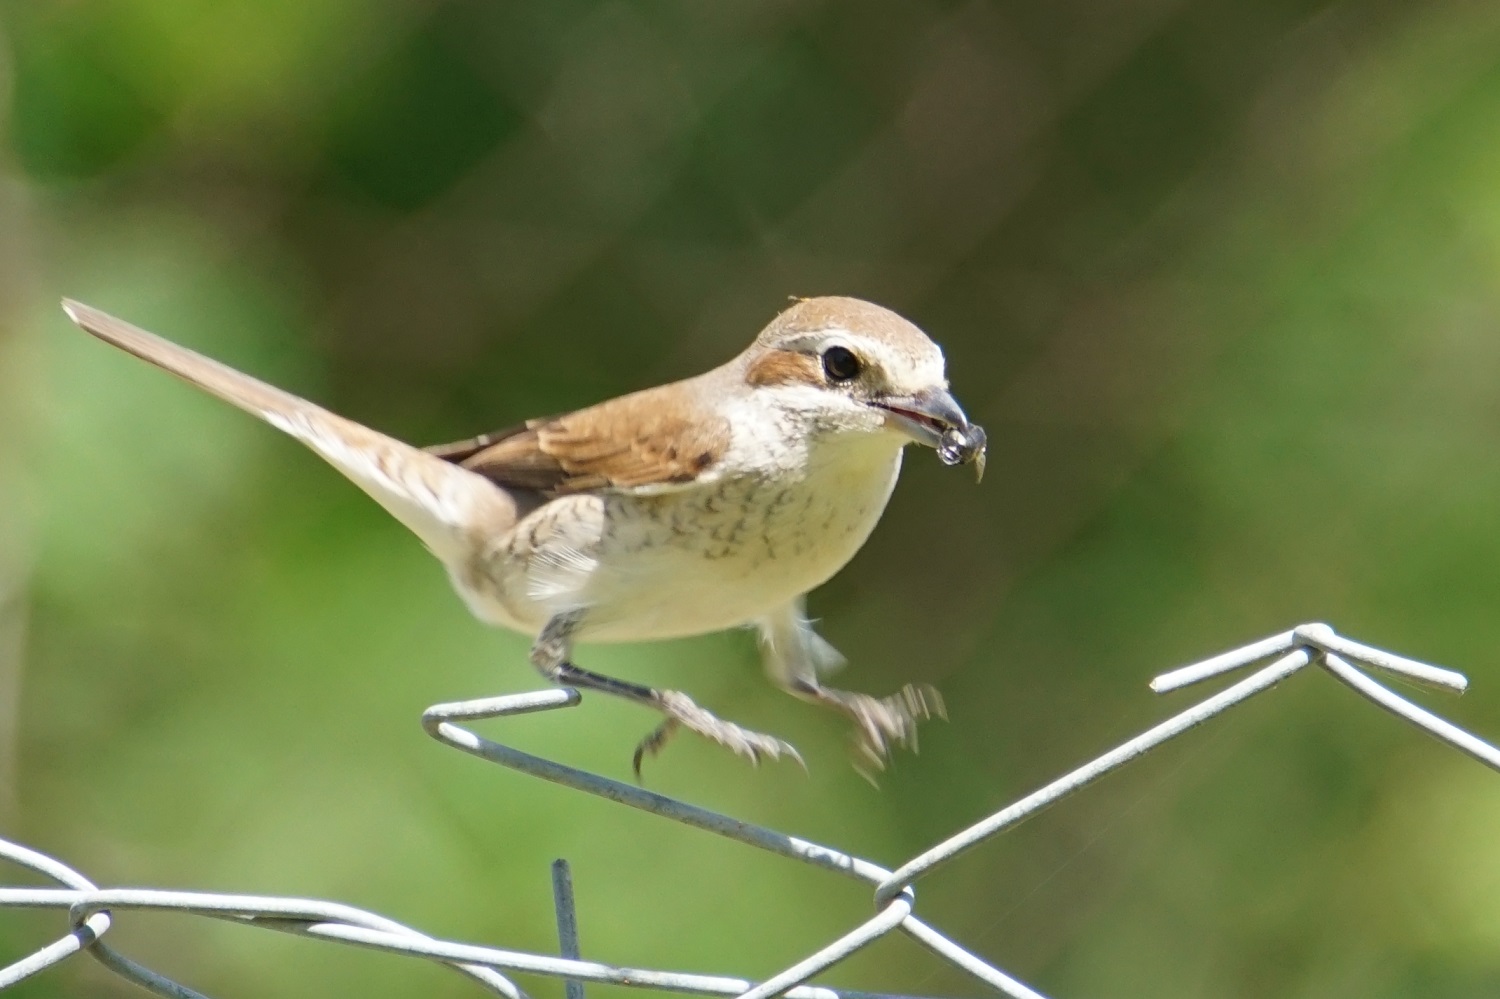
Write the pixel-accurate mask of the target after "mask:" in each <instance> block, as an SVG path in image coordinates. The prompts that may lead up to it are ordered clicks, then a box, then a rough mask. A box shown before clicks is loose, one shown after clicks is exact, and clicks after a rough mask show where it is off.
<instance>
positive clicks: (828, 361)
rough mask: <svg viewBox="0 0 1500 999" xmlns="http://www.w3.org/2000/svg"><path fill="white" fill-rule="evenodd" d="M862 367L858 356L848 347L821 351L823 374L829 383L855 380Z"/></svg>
mask: <svg viewBox="0 0 1500 999" xmlns="http://www.w3.org/2000/svg"><path fill="white" fill-rule="evenodd" d="M863 367H864V365H862V364H861V363H860V361H859V355H858V354H856V353H854V351H852V350H850V349H849V348H848V347H829V348H828V349H827V350H825V351H823V373H824V374H825V375H827V376H828V380H829V381H831V382H847V381H848V380H849V379H851V378H857V377H859V372H860V370H861V369H862V368H863Z"/></svg>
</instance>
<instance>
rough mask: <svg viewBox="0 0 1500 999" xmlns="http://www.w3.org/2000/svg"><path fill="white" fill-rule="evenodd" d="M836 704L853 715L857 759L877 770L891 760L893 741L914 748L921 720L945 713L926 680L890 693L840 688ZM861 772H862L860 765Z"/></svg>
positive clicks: (946, 715) (943, 715)
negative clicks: (870, 692)
mask: <svg viewBox="0 0 1500 999" xmlns="http://www.w3.org/2000/svg"><path fill="white" fill-rule="evenodd" d="M838 705H839V706H840V707H841V708H843V710H844V711H845V712H846V713H847V714H848V715H849V717H851V718H853V719H854V725H855V731H854V741H855V744H856V747H857V749H858V755H859V757H860V759H861V760H862V761H865V762H868V763H869V765H870V766H871V767H873V768H874V769H876V770H884V769H885V767H886V764H887V763H889V762H890V758H891V747H892V746H893V745H900V746H903V747H905V748H907V749H910V750H911V751H912V752H916V751H917V726H918V725H919V724H920V723H921V722H924V721H926V720H927V719H929V718H933V717H937V718H944V719H946V718H947V717H948V712H947V709H946V708H945V707H944V705H943V695H942V694H940V693H938V691H937V688H936V687H932V686H929V685H927V684H925V683H924V684H907V685H906V686H905V687H902V688H901V689H900V690H898V691H897V692H896V693H894V694H892V695H891V696H889V697H871V696H869V695H868V694H851V693H846V692H842V691H841V692H840V693H839V697H838ZM856 766H857V767H858V766H859V764H858V763H856ZM860 772H861V773H864V772H865V771H864V768H863V767H860ZM866 776H868V774H866Z"/></svg>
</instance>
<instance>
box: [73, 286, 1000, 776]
mask: <svg viewBox="0 0 1500 999" xmlns="http://www.w3.org/2000/svg"><path fill="white" fill-rule="evenodd" d="M63 310H64V312H65V313H66V314H67V316H68V318H70V319H71V320H72V321H73V322H74V323H76V324H77V325H78V326H80V327H82V328H83V329H84V330H86V331H87V332H89V333H91V334H93V335H94V336H96V337H98V338H99V339H101V340H104V341H106V342H108V343H110V344H113V345H114V346H116V347H119V348H121V349H123V350H125V351H127V352H129V353H131V354H134V355H135V356H137V357H139V358H141V359H143V360H145V361H148V362H150V363H151V364H154V365H156V366H158V367H161V368H163V369H165V370H166V371H168V372H170V373H172V374H174V375H176V376H178V377H179V378H182V379H184V380H185V381H187V382H189V383H191V384H193V385H195V386H197V387H198V388H200V389H204V390H206V391H208V392H209V393H212V394H213V395H215V396H218V397H219V398H220V399H223V400H225V401H226V402H229V403H231V404H233V405H235V406H237V407H239V408H240V409H243V410H245V411H247V412H249V413H251V414H252V415H254V416H257V417H259V418H260V419H262V420H264V421H265V422H267V423H269V424H271V425H272V426H273V427H276V428H277V429H279V430H282V431H284V432H285V433H287V434H289V435H290V436H292V437H293V438H295V439H297V440H298V441H300V442H302V443H303V444H304V445H306V446H307V447H309V448H310V449H311V450H312V451H314V452H315V453H316V454H318V455H319V456H320V457H322V458H323V459H324V460H325V461H327V462H328V463H329V464H331V465H333V467H334V468H336V469H337V470H338V471H340V472H342V473H343V474H344V475H345V476H346V477H347V478H349V479H350V480H351V481H352V482H353V483H354V484H355V485H357V486H358V487H359V488H360V489H362V490H364V492H366V493H367V494H368V495H369V496H371V497H372V498H373V499H374V500H375V501H376V502H377V503H379V504H380V505H381V506H382V507H384V508H385V509H386V510H387V511H388V512H389V513H391V514H392V515H393V516H394V517H395V518H396V519H397V520H399V521H400V522H401V523H402V524H404V525H405V526H406V527H407V528H408V529H410V530H411V531H412V533H414V534H415V535H416V536H417V537H418V538H419V539H420V540H421V541H422V542H423V544H425V545H426V547H427V548H428V550H429V551H431V553H432V554H433V555H434V556H436V557H437V559H438V560H439V561H440V562H441V563H442V564H443V566H444V568H445V569H446V570H447V573H448V577H449V579H450V580H451V582H452V585H453V587H454V588H455V589H456V590H457V592H458V594H459V596H460V597H462V599H463V600H464V602H465V603H466V604H467V606H468V608H469V610H470V611H471V612H472V613H473V614H474V615H475V616H476V617H478V618H479V619H480V620H481V621H483V622H486V623H488V624H492V625H499V626H502V627H505V628H509V629H512V630H515V631H519V632H522V633H524V634H526V635H528V636H530V637H531V638H532V645H531V649H530V654H529V659H530V662H531V664H532V665H533V666H534V667H535V668H536V669H537V670H538V671H539V672H540V673H541V675H542V676H543V677H545V678H546V679H547V680H548V681H551V682H552V683H554V684H558V685H562V686H568V687H572V688H574V689H581V690H588V691H597V692H600V693H604V694H610V695H614V696H617V697H622V698H625V699H626V700H629V701H633V702H635V703H637V704H640V705H644V706H646V707H648V708H651V709H653V710H654V711H656V712H658V713H659V714H660V716H661V721H660V723H659V724H658V725H657V726H656V727H655V728H654V729H653V730H652V731H651V732H650V733H649V734H648V735H647V736H646V737H645V738H644V739H642V740H641V742H640V743H639V745H638V746H637V747H636V750H635V753H634V756H633V758H632V766H633V769H634V771H635V774H636V777H637V779H639V778H640V773H641V765H642V760H643V759H644V758H646V757H649V756H654V755H656V754H657V753H659V752H660V751H661V750H662V748H663V746H665V745H666V743H667V742H668V740H669V739H670V738H671V737H672V736H673V735H674V734H675V733H676V732H678V731H680V730H687V731H690V732H693V733H696V734H697V735H699V736H701V737H703V738H705V739H707V740H709V741H710V742H713V743H717V744H719V745H721V746H723V747H725V748H726V749H728V750H730V751H732V752H734V753H736V754H739V755H740V756H743V757H745V758H747V759H748V760H749V761H751V762H752V763H759V762H760V761H761V760H763V759H777V758H780V757H782V756H787V757H790V758H794V759H796V760H797V761H799V762H801V760H802V758H801V756H800V754H798V752H797V750H796V749H795V748H794V747H793V746H792V745H791V744H790V743H787V742H785V741H783V740H781V739H779V738H776V737H774V736H770V735H765V734H762V733H759V732H755V731H752V730H750V729H747V728H743V727H741V726H739V725H737V724H735V723H733V722H730V721H726V720H723V719H721V718H719V717H718V716H716V715H714V714H712V713H710V712H709V711H707V710H705V709H704V708H701V707H699V706H698V705H697V704H696V703H695V702H694V701H693V700H692V699H691V698H690V697H688V696H687V695H686V694H684V693H682V692H679V691H675V690H666V689H657V688H654V687H650V686H645V685H642V684H639V683H634V682H631V681H627V680H621V679H616V678H614V677H610V676H606V675H603V674H600V673H595V672H592V671H590V670H587V669H585V668H583V667H581V666H579V665H577V664H576V663H575V662H574V648H575V645H576V644H578V643H588V642H628V641H654V640H661V639H670V638H678V637H684V636H689V635H698V634H705V633H709V632H716V631H721V630H725V629H730V628H736V627H746V626H747V627H751V628H753V629H755V630H756V631H757V632H758V633H759V637H760V645H761V649H762V655H763V659H764V663H765V668H766V672H767V674H768V675H769V677H770V679H771V680H772V681H773V682H774V683H775V684H776V685H777V686H779V687H781V688H782V689H784V690H786V691H788V692H790V693H791V694H793V695H795V696H797V697H799V698H801V699H803V700H806V701H810V702H814V703H817V704H821V705H825V706H827V707H830V708H833V709H835V710H837V711H839V712H841V713H843V714H844V715H846V716H848V718H849V719H851V720H852V721H853V723H854V737H853V738H854V743H855V749H856V752H857V756H856V766H857V767H861V762H860V761H863V763H867V764H869V765H870V766H873V767H875V768H883V767H884V766H885V765H886V764H887V763H888V761H889V759H890V754H891V750H892V748H893V747H894V746H903V747H909V748H912V749H915V748H916V737H917V725H918V723H919V722H921V721H924V720H926V719H928V718H930V717H932V716H933V715H934V714H941V713H942V711H943V707H942V700H941V697H940V696H939V695H938V693H937V691H936V690H934V689H933V688H931V687H930V686H926V685H916V684H911V685H907V686H905V687H903V688H902V689H901V690H899V691H898V692H897V693H895V694H893V695H890V696H887V697H874V696H871V695H868V694H863V693H855V692H851V691H845V690H840V689H837V688H834V687H830V686H828V685H827V684H825V683H824V677H826V676H827V675H828V674H829V673H831V672H832V671H833V670H834V669H836V668H837V667H839V666H840V665H842V663H843V658H842V657H841V656H840V655H839V653H838V652H837V651H836V650H835V649H834V648H833V646H832V645H830V644H829V643H828V642H827V641H826V640H825V639H823V638H822V637H821V636H820V635H818V633H817V632H816V631H815V630H814V628H813V626H812V624H811V623H810V621H809V619H808V617H807V613H806V595H807V593H808V592H809V591H810V590H813V589H815V588H816V587H818V586H819V585H821V584H822V583H824V582H826V581H827V580H828V579H829V578H831V577H832V576H833V575H834V574H836V573H837V572H838V571H839V570H840V569H842V568H843V567H844V565H845V564H846V563H848V562H849V560H850V559H851V558H852V557H853V556H854V554H855V553H856V552H857V551H858V550H859V549H860V547H861V546H862V545H863V544H864V543H865V541H866V539H867V538H868V537H869V536H870V534H871V532H872V531H873V530H874V528H875V525H876V523H877V522H878V521H879V519H880V517H881V514H882V513H883V512H884V510H885V507H886V503H887V500H888V499H889V498H890V496H891V493H892V491H893V489H894V487H895V485H896V480H897V476H898V474H899V472H900V469H901V460H902V454H903V451H904V450H905V447H906V445H908V444H911V443H916V444H919V445H925V446H927V447H931V448H934V449H936V450H937V452H938V454H939V456H940V457H941V459H942V460H943V462H944V463H946V464H949V465H957V464H964V465H972V466H973V467H974V470H975V473H976V478H977V477H979V476H980V475H982V474H983V470H984V460H985V454H986V447H987V441H986V437H985V433H984V430H983V428H982V427H980V426H979V425H978V424H977V423H973V422H971V421H970V420H969V419H968V417H967V416H965V414H964V411H963V409H962V408H960V406H959V404H958V402H957V401H956V400H955V399H954V397H953V395H952V394H951V393H950V391H949V388H948V380H947V376H946V371H945V361H944V357H943V352H942V350H941V349H940V348H939V347H938V346H937V344H935V343H934V342H933V341H932V340H931V339H930V338H929V337H928V336H927V335H926V334H925V333H923V332H922V330H921V329H919V328H918V327H917V326H916V325H914V324H913V323H911V322H910V321H908V320H906V319H904V318H902V317H901V316H900V315H898V314H896V313H895V312H893V311H891V310H889V309H886V308H884V307H882V306H879V305H875V304H873V303H870V302H867V301H863V300H860V299H856V298H847V297H837V296H827V297H817V298H803V299H794V300H793V303H792V304H791V305H789V306H788V307H786V308H784V309H783V310H782V311H780V312H779V314H777V315H776V316H775V317H774V318H773V319H772V320H771V322H770V323H769V324H768V325H767V326H766V327H765V328H764V329H762V330H761V331H760V333H759V334H758V335H757V336H756V337H755V339H754V341H753V342H752V343H751V344H750V346H749V347H748V348H747V349H746V350H745V351H744V352H742V353H741V354H739V355H738V356H737V357H735V358H733V359H732V360H730V361H728V362H727V363H725V364H722V365H720V366H719V367H716V368H713V369H712V370H710V371H708V372H705V373H703V374H700V375H697V376H696V377H691V378H687V379H685V380H682V381H676V382H671V383H668V384H664V385H659V386H656V387H654V388H647V389H644V390H642V391H638V392H633V393H630V394H628V395H623V396H619V397H617V398H613V399H610V400H607V401H605V402H600V403H598V404H596V405H593V406H589V407H587V408H584V409H579V410H576V411H574V412H569V413H565V414H563V415H560V416H551V417H545V418H540V419H533V420H528V421H526V422H525V423H521V424H518V425H516V426H512V427H509V428H506V429H502V430H498V431H495V432H491V433H486V434H481V435H479V436H477V437H473V438H470V439H467V440H462V441H456V442H453V443H449V444H442V445H438V446H434V447H427V448H421V447H416V446H413V445H409V444H406V443H403V442H401V441H399V440H397V439H395V438H393V437H389V436H387V435H385V434H382V433H380V432H378V431H376V430H372V429H370V428H369V427H366V426H363V425H361V424H359V423H356V422H354V421H352V420H348V419H345V418H344V417H341V416H338V415H336V414H334V413H332V412H330V411H328V410H326V409H324V408H322V407H320V406H318V405H316V404H315V403H312V402H309V401H307V400H306V399H302V398H299V397H298V396H295V395H293V394H291V393H289V392H285V391H283V390H281V389H278V388H275V387H273V386H271V385H269V384H267V383H265V382H262V381H260V380H259V379H256V378H254V377H253V376H251V375H248V374H245V373H243V372H240V371H237V370H235V369H234V368H231V367H229V366H227V365H225V364H222V363H220V362H218V361H215V360H212V359H210V358H208V357H205V356H203V355H201V354H198V353H197V352H195V351H192V350H190V349H188V348H186V347H182V346H179V345H177V344H175V343H172V342H171V341H169V340H166V339H164V338H162V337H159V336H157V335H155V334H153V333H148V332H147V331H145V330H143V329H141V328H139V327H137V326H134V325H131V324H130V323H128V322H126V321H124V320H122V319H118V318H116V317H114V316H112V315H110V314H108V313H106V312H103V311H100V310H98V309H95V308H92V307H90V306H88V305H84V304H82V303H80V302H76V301H72V300H70V299H64V300H63ZM862 772H863V771H862Z"/></svg>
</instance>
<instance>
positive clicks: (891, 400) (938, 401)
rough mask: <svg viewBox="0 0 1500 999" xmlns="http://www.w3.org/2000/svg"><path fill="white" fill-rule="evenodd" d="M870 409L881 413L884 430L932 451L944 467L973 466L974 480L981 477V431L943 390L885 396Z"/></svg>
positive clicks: (982, 473)
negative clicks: (896, 431)
mask: <svg viewBox="0 0 1500 999" xmlns="http://www.w3.org/2000/svg"><path fill="white" fill-rule="evenodd" d="M874 405H875V406H877V407H878V408H880V409H883V410H884V411H885V420H886V425H887V426H889V427H890V428H891V429H893V430H898V431H900V432H901V433H903V434H905V435H906V436H908V437H910V438H911V439H912V440H914V441H916V442H917V443H918V444H925V445H927V446H928V447H931V448H936V449H937V452H938V456H939V457H940V458H942V459H943V462H944V463H945V464H949V465H973V466H974V471H975V477H976V478H979V477H982V476H983V475H984V457H985V445H986V440H985V433H984V428H983V427H981V426H980V425H979V424H977V423H970V422H969V418H968V417H967V416H965V415H964V411H963V409H961V408H960V407H959V405H958V401H957V400H956V399H954V398H953V396H952V395H951V394H950V393H949V392H948V391H947V390H946V389H938V388H934V389H925V390H923V391H921V392H917V393H915V394H913V395H903V396H886V397H885V398H883V399H877V400H875V403H874Z"/></svg>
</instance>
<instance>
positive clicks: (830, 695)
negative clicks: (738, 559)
mask: <svg viewBox="0 0 1500 999" xmlns="http://www.w3.org/2000/svg"><path fill="white" fill-rule="evenodd" d="M758 624H759V626H760V636H761V650H762V651H763V652H764V654H765V659H766V672H767V673H769V674H770V676H771V679H772V680H774V681H775V682H776V684H777V685H778V686H780V687H781V688H782V689H783V690H786V691H788V692H790V693H791V694H793V695H795V696H797V697H800V698H802V699H803V700H804V701H812V702H813V703H815V704H824V705H827V706H828V707H831V708H835V709H837V710H839V711H841V712H843V713H844V714H846V715H848V716H849V717H850V718H851V719H853V720H854V725H855V731H854V741H855V744H856V746H857V747H858V751H859V757H860V761H859V762H857V763H856V766H859V769H860V770H861V772H865V768H864V767H863V766H860V763H861V762H868V764H869V765H870V766H872V767H874V768H875V769H877V770H884V769H885V765H886V762H887V761H888V760H889V759H890V751H891V746H892V745H893V744H896V745H901V746H906V747H908V748H910V749H913V750H915V749H916V748H917V725H918V723H919V722H922V721H925V720H926V719H928V718H931V717H933V716H934V715H936V716H938V717H940V718H944V717H947V715H946V714H945V713H944V711H943V698H942V696H941V695H940V694H939V693H938V692H937V690H936V689H934V688H933V687H929V686H928V685H926V684H920V685H908V686H906V687H903V688H901V690H899V691H897V692H896V693H895V694H892V695H891V696H890V697H871V696H870V695H868V694H854V693H850V692H849V691H846V690H835V689H834V688H832V687H825V686H823V684H822V682H821V680H820V677H821V676H822V675H824V674H826V673H829V672H832V671H833V670H835V669H838V668H839V667H840V666H841V665H843V662H844V657H843V656H841V655H839V654H838V650H836V649H835V648H834V647H833V646H831V645H829V644H828V643H827V642H826V641H824V640H823V638H822V637H820V636H819V635H818V633H817V632H816V631H814V630H813V627H812V623H811V622H810V621H808V619H807V614H806V612H805V610H804V607H803V599H802V598H801V597H798V598H797V599H796V600H792V601H789V602H787V603H786V604H785V605H783V606H781V607H779V608H777V609H776V610H774V611H772V612H771V613H770V614H768V615H766V616H765V617H764V618H762V619H761V620H760V621H759V622H758ZM866 776H868V773H866Z"/></svg>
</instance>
